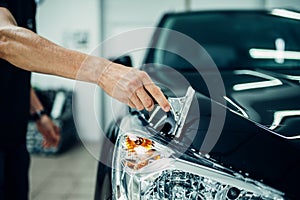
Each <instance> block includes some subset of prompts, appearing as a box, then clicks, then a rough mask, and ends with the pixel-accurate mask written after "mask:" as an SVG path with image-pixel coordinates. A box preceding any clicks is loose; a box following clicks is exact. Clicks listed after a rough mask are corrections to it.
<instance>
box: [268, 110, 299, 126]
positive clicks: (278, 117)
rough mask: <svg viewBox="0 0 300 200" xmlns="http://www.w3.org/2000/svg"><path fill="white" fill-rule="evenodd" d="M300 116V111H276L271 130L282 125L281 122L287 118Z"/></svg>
mask: <svg viewBox="0 0 300 200" xmlns="http://www.w3.org/2000/svg"><path fill="white" fill-rule="evenodd" d="M293 116H300V110H284V111H276V112H275V113H274V120H273V123H272V125H271V126H270V127H269V129H271V130H275V129H276V128H278V126H279V125H280V123H281V121H282V120H283V119H284V118H286V117H293Z"/></svg>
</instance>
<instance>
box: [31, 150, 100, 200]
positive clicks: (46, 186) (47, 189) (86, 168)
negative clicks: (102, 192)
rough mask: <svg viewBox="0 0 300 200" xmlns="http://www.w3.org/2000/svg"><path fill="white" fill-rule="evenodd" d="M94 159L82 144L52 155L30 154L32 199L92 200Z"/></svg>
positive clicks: (95, 164) (94, 170)
mask: <svg viewBox="0 0 300 200" xmlns="http://www.w3.org/2000/svg"><path fill="white" fill-rule="evenodd" d="M96 171H97V160H96V159H95V158H93V157H92V156H91V155H90V154H89V153H88V151H87V150H86V149H85V148H84V147H82V146H81V145H79V146H76V147H74V148H72V149H71V150H69V151H67V152H66V153H64V154H61V155H59V156H55V157H43V156H32V158H31V171H30V176H31V192H30V197H31V198H30V199H31V200H41V199H42V200H54V199H55V200H92V199H93V196H94V189H95V181H96Z"/></svg>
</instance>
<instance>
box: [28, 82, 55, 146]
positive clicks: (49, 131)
mask: <svg viewBox="0 0 300 200" xmlns="http://www.w3.org/2000/svg"><path fill="white" fill-rule="evenodd" d="M43 110H44V106H43V105H42V103H41V102H40V100H39V98H38V96H37V95H36V93H35V91H34V89H32V88H30V114H31V115H35V114H36V113H41V111H43ZM35 122H36V126H37V129H38V130H39V132H40V133H41V134H42V135H43V138H44V141H43V146H44V147H46V148H49V147H51V146H54V147H57V146H58V144H59V142H60V132H59V128H58V126H57V125H56V124H55V123H54V122H53V121H52V120H51V118H50V117H49V116H48V115H47V114H42V115H39V117H38V118H37V119H35Z"/></svg>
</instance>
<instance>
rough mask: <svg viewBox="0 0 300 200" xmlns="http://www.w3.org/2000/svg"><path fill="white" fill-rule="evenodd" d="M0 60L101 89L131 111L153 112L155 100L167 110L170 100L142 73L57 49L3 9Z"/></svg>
mask: <svg viewBox="0 0 300 200" xmlns="http://www.w3.org/2000/svg"><path fill="white" fill-rule="evenodd" d="M0 58H2V59H5V60H7V61H8V62H10V63H12V64H13V65H15V66H17V67H19V68H22V69H25V70H28V71H33V72H39V73H46V74H52V75H57V76H62V77H66V78H71V79H76V80H81V81H86V82H91V83H95V84H97V85H99V86H100V87H102V89H104V91H105V92H106V93H108V94H109V95H110V96H112V97H113V98H116V99H118V100H119V101H121V102H123V103H126V104H128V105H129V106H131V107H134V108H137V109H139V110H141V109H144V108H146V109H148V110H151V109H153V107H154V102H153V100H155V101H157V103H158V104H159V105H160V106H161V107H162V108H163V109H164V110H165V111H168V110H169V109H170V106H169V103H168V101H167V99H166V98H165V97H164V95H163V94H162V92H161V91H160V89H159V88H158V87H157V86H156V85H155V84H154V83H153V82H152V80H151V79H150V77H149V76H148V75H147V74H146V73H145V72H142V71H139V70H136V69H133V68H129V67H125V66H123V65H119V64H116V63H113V62H111V61H109V60H107V59H104V58H99V57H95V56H90V55H86V54H83V53H80V52H77V51H73V50H69V49H66V48H63V47H61V46H58V45H56V44H54V43H52V42H51V41H49V40H47V39H45V38H43V37H41V36H39V35H37V34H35V33H33V32H32V31H30V30H27V29H25V28H21V27H18V26H17V24H16V22H15V20H14V18H13V16H12V15H11V13H10V12H9V11H8V10H7V9H5V8H1V7H0Z"/></svg>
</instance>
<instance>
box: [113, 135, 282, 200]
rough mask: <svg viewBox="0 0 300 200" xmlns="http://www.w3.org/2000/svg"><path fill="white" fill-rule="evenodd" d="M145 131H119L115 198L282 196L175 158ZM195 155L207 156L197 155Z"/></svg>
mask: <svg viewBox="0 0 300 200" xmlns="http://www.w3.org/2000/svg"><path fill="white" fill-rule="evenodd" d="M175 154H176V153H175V152H174V151H173V150H171V149H169V148H168V147H166V146H164V145H162V144H160V142H158V141H154V139H153V138H152V137H150V136H149V135H148V134H147V133H145V132H141V131H134V132H132V133H125V134H121V135H120V136H119V137H118V140H117V142H116V147H115V151H114V161H113V166H114V169H113V172H112V179H113V192H114V194H113V195H114V198H115V199H118V200H231V199H232V200H233V199H240V200H250V199H251V200H282V199H283V198H282V195H283V194H282V193H281V192H279V191H277V190H274V189H272V188H269V187H267V186H265V185H263V184H261V183H258V182H256V181H253V180H251V179H247V178H243V177H242V176H241V175H240V176H236V175H234V174H229V173H226V172H224V171H222V170H217V169H213V168H211V167H208V166H203V165H200V164H195V163H192V162H189V161H186V160H182V159H178V158H176V156H175ZM197 159H200V160H201V159H203V160H204V159H206V158H204V157H200V156H199V157H198V158H197Z"/></svg>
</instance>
